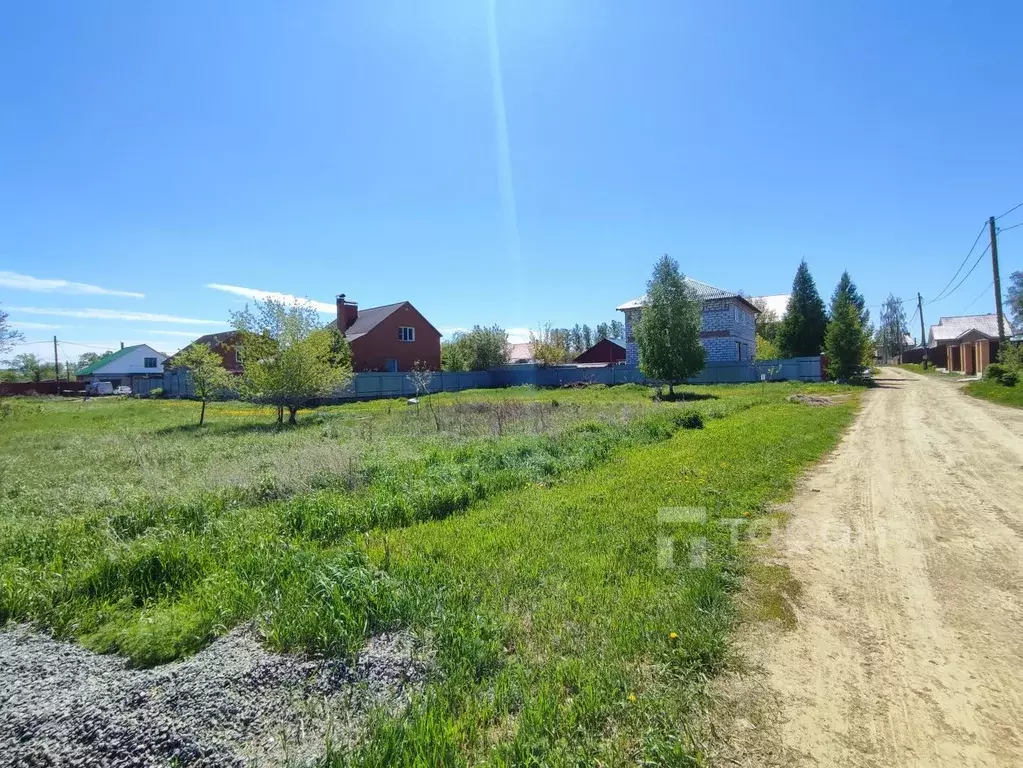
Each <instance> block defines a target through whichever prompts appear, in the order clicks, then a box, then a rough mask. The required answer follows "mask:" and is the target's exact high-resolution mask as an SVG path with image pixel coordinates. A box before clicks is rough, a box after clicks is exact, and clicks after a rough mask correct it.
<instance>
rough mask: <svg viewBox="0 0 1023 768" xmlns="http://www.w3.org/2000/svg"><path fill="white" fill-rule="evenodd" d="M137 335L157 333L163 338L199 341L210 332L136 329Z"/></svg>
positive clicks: (225, 325)
mask: <svg viewBox="0 0 1023 768" xmlns="http://www.w3.org/2000/svg"><path fill="white" fill-rule="evenodd" d="M224 327H225V328H227V323H224ZM135 333H157V334H159V335H161V336H181V337H182V338H186V339H198V338H199V337H200V336H205V335H206V334H207V333H208V331H165V330H162V329H160V330H150V331H142V330H137V329H136V331H135Z"/></svg>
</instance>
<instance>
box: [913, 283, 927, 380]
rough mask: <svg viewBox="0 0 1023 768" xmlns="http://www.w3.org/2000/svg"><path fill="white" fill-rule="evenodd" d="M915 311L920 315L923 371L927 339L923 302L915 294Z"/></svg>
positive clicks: (925, 365) (920, 297)
mask: <svg viewBox="0 0 1023 768" xmlns="http://www.w3.org/2000/svg"><path fill="white" fill-rule="evenodd" d="M916 311H917V312H919V313H920V345H921V346H922V347H923V348H924V370H925V371H926V370H927V339H925V338H924V300H923V297H922V296H921V295H920V294H919V292H918V293H917V294H916Z"/></svg>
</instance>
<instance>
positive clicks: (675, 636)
mask: <svg viewBox="0 0 1023 768" xmlns="http://www.w3.org/2000/svg"><path fill="white" fill-rule="evenodd" d="M668 639H669V640H678V632H669V633H668Z"/></svg>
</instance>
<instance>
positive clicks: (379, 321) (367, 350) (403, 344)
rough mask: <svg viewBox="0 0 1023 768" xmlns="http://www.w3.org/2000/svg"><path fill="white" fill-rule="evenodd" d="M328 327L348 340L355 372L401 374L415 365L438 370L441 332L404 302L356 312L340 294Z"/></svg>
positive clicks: (353, 303) (356, 305) (355, 308)
mask: <svg viewBox="0 0 1023 768" xmlns="http://www.w3.org/2000/svg"><path fill="white" fill-rule="evenodd" d="M331 325H333V326H334V327H336V328H338V329H339V330H341V331H342V332H343V333H344V335H345V338H346V339H348V343H349V344H350V345H351V348H352V368H353V370H355V371H402V372H404V371H410V370H412V367H413V366H414V365H415V364H416V363H417V362H423V363H425V364H426V366H427V367H428V368H429V369H430V370H431V371H439V370H440V337H441V333H440V331H438V330H437V329H436V328H434V327H433V326H432V325H431V324H430V321H429V320H427V319H426V318H425V317H423V316H422V315H421V314H420V313H419V310H417V309H416V308H415V307H413V306H412V305H411V304H410V303H409V302H407V301H400V302H398V303H397V304H386V305H384V306H382V307H369V308H367V309H361V310H360V309H359V305H358V304H356V303H355V302H353V301H346V300H345V295H344V294H343V293H342V294H341V295H339V296H338V297H337V320H335V321H334V322H333V323H331Z"/></svg>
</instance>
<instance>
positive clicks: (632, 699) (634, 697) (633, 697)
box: [629, 693, 636, 701]
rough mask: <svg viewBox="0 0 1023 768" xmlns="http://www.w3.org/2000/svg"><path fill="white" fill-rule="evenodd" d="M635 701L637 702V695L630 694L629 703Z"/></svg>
mask: <svg viewBox="0 0 1023 768" xmlns="http://www.w3.org/2000/svg"><path fill="white" fill-rule="evenodd" d="M635 700H636V694H634V693H630V694H629V701H635Z"/></svg>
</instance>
